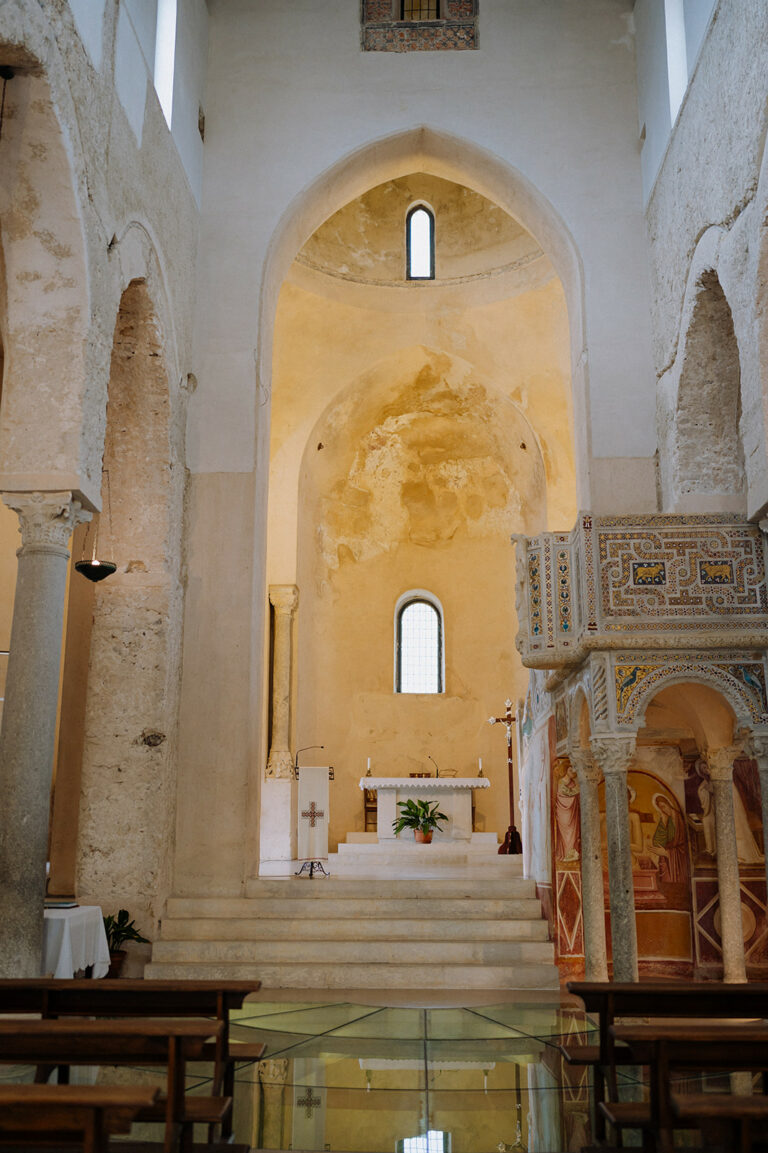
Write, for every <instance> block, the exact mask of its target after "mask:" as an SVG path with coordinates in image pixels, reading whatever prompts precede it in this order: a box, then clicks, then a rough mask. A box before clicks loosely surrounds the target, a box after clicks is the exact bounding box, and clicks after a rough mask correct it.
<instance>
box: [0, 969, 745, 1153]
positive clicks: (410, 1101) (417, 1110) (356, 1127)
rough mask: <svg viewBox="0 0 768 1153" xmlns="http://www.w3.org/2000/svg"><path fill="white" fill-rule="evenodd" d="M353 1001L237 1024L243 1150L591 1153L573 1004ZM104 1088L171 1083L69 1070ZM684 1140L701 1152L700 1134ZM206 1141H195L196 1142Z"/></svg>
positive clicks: (322, 1002)
mask: <svg viewBox="0 0 768 1153" xmlns="http://www.w3.org/2000/svg"><path fill="white" fill-rule="evenodd" d="M310 995H311V994H307V993H305V994H303V996H305V997H307V998H308V997H309V996H310ZM270 996H275V997H280V998H282V999H280V1000H270V999H269V998H270ZM358 996H360V999H361V1001H369V1000H370V1002H371V1003H356V1002H355V1001H352V1000H344V999H343V996H342V997H339V998H338V999H320V998H318V999H316V1000H312V1001H310V1000H308V999H307V1000H302V1001H299V1000H297V999H292V997H294V995H293V994H292V993H291V992H287V991H271V992H270V991H266V990H262V992H261V993H259V994H256V995H255V997H254V998H253V999H251V1000H249V1001H247V1002H246V1003H245V1004H244V1005H243V1007H242V1008H241V1009H239V1010H237V1011H235V1012H234V1013H233V1014H232V1017H231V1037H232V1041H233V1043H234V1042H236V1041H237V1040H238V1039H239V1040H241V1041H250V1042H254V1041H263V1042H264V1043H265V1044H266V1046H267V1049H266V1053H265V1056H264V1058H263V1059H262V1061H261V1062H259V1063H258V1064H256V1063H250V1064H246V1063H243V1064H240V1065H238V1072H237V1083H236V1087H235V1097H234V1129H235V1135H234V1140H235V1141H236V1142H238V1143H242V1144H247V1145H249V1146H250V1147H251V1148H252V1149H255V1150H295V1151H299V1150H301V1151H313V1153H321V1151H324V1150H329V1151H331V1153H512V1151H513V1150H529V1151H530V1153H570V1151H571V1150H580V1149H581V1147H582V1146H583V1145H589V1144H591V1119H590V1098H591V1078H590V1075H589V1073H588V1071H586V1070H584V1069H580V1068H578V1067H572V1066H569V1065H568V1064H567V1063H566V1062H565V1060H564V1059H563V1057H562V1055H561V1053H560V1051H559V1048H558V1046H559V1045H560V1044H561V1043H564V1042H566V1041H568V1042H570V1043H572V1044H578V1043H581V1044H587V1043H592V1044H594V1043H595V1041H596V1031H595V1027H594V1025H593V1023H592V1022H591V1021H590V1020H589V1019H588V1018H587V1017H586V1015H585V1013H584V1011H583V1009H581V1008H580V1007H579V1003H578V1002H576V1001H575V1000H573V999H571V998H568V997H565V998H563V999H562V1000H561V999H560V998H559V997H558V995H557V994H556V993H555V994H551V995H550V997H551V999H549V1000H547V999H545V998H546V996H547V995H546V994H543V995H536V994H531V993H528V994H509V995H507V997H506V998H505V999H504V1000H502V1001H500V1002H499V1003H495V1004H488V1005H485V1004H482V1001H481V999H480V997H479V995H478V994H477V993H475V994H467V996H466V1003H465V1004H464V1005H463V1006H462V1007H460V1008H459V1007H453V1006H448V1005H442V1004H440V1003H439V997H440V995H439V994H435V996H434V997H433V998H431V999H432V1000H433V1001H435V1002H437V1004H433V1005H431V1006H430V1007H428V1008H427V1007H420V1006H419V1005H417V1004H414V1003H409V1004H405V1005H392V1004H390V1005H386V1004H381V1003H374V996H375V995H374V994H370V995H369V994H364V995H360V994H358ZM495 996H497V997H499V996H500V997H504V994H496V995H495ZM378 997H379V999H380V1000H387V999H388V1000H390V1001H394V1000H396V999H397V998H396V997H395V996H392V997H389V998H388V997H387V995H386V994H378ZM425 999H426V998H425ZM192 1068H193V1072H192V1073H191V1074H190V1076H189V1077H188V1082H187V1092H188V1093H192V1094H194V1093H209V1092H210V1084H211V1079H210V1067H205V1066H193V1067H192ZM33 1072H34V1071H33V1070H32V1069H31V1068H28V1067H27V1068H20V1067H15V1068H14V1067H8V1066H5V1067H3V1066H0V1081H5V1082H9V1081H25V1080H31V1079H32V1076H33ZM643 1072H644V1071H643V1070H641V1069H639V1068H638V1067H637V1066H626V1067H623V1068H622V1070H621V1072H620V1073H619V1081H620V1085H619V1095H620V1096H621V1097H622V1098H625V1099H633V1098H640V1097H642V1096H643V1095H644V1091H645V1086H644V1084H643V1079H642V1073H643ZM97 1080H98V1081H101V1082H103V1083H105V1084H107V1083H108V1084H126V1083H154V1084H157V1085H158V1086H160V1087H162V1086H163V1085H164V1082H165V1071H164V1070H161V1069H158V1070H149V1069H136V1068H127V1067H126V1068H123V1067H112V1068H102V1069H73V1070H72V1081H73V1082H75V1081H79V1082H90V1083H93V1082H95V1081H97ZM676 1080H677V1079H676ZM692 1087H695V1088H699V1087H701V1086H700V1085H698V1084H697V1085H696V1086H692ZM717 1087H719V1086H717V1085H716V1084H715V1083H714V1082H713V1085H712V1088H717ZM681 1088H682V1084H681ZM723 1088H725V1086H723ZM683 1091H685V1090H684V1089H683ZM742 1091H743V1090H742ZM746 1091H747V1092H748V1091H749V1089H747V1090H746ZM678 1136H679V1137H680V1138H682V1140H681V1144H684V1145H688V1146H696V1145H698V1144H699V1139H698V1134H694V1133H692V1132H688V1133H686V1134H679V1135H678ZM131 1137H132V1138H133V1139H134V1140H152V1141H157V1140H161V1139H162V1129H160V1128H158V1127H157V1126H152V1125H134V1127H133V1130H132V1132H131ZM633 1137H635V1138H636V1140H632V1138H633ZM205 1139H206V1133H205V1131H204V1130H203V1129H202V1128H200V1131H199V1132H198V1131H197V1130H196V1132H195V1140H196V1141H205ZM625 1144H627V1145H633V1144H638V1145H639V1144H640V1134H639V1133H637V1134H633V1133H631V1132H628V1133H627V1134H625Z"/></svg>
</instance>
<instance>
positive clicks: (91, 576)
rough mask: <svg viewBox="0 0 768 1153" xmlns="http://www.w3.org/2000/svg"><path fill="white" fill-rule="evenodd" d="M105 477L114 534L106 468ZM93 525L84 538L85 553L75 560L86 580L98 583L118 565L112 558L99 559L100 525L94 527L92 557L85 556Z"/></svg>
mask: <svg viewBox="0 0 768 1153" xmlns="http://www.w3.org/2000/svg"><path fill="white" fill-rule="evenodd" d="M104 479H105V480H106V482H107V520H108V522H109V532H110V536H111V535H112V501H111V499H110V491H109V472H107V471H106V470H105V472H104ZM92 527H93V522H91V523H90V524H89V525H88V528H87V530H86V533H85V538H84V540H83V555H82V556H81V558H80V560H78V561H75V568H76V569H77V571H78V572H79V573H81V574H82V575H83V576H84V577H85V579H86V580H89V581H92V582H93V584H96V583H97V582H98V581H103V580H105V579H106V578H107V577H108V576H112V573H113V572H117V565H116V564H115V562H114V561H111V560H98V558H97V556H96V549H97V546H98V543H99V529H98V526H97V527H96V528H95V529H94V533H93V545H92V550H91V559H90V560H87V559H86V556H85V552H86V545H87V543H88V533H90V531H91V528H92Z"/></svg>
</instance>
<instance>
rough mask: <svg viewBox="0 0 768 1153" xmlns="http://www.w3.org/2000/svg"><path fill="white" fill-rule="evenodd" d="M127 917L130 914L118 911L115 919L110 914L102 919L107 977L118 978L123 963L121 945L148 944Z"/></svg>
mask: <svg viewBox="0 0 768 1153" xmlns="http://www.w3.org/2000/svg"><path fill="white" fill-rule="evenodd" d="M129 917H130V913H129V912H128V910H127V909H120V910H119V911H118V914H117V916H116V917H115V916H113V914H112V913H110V914H109V916H107V917H105V918H104V932H105V933H106V934H107V945H108V946H109V972H108V973H107V976H108V977H119V976H120V970H121V969H122V967H123V962H124V961H125V949H124V948H123V945H124V944H125V943H126V941H141V942H142V943H143V944H145V945H148V944H149V941H148V939H147V938H146V937H142V935H141V933H140V932H139V930H138V929H137V928H136V922H135V921H131V920H129Z"/></svg>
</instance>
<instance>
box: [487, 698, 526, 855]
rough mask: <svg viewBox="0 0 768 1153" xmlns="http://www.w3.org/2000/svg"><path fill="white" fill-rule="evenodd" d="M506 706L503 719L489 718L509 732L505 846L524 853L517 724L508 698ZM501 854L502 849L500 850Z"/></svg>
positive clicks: (507, 848) (509, 851) (512, 851)
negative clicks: (518, 819) (518, 810)
mask: <svg viewBox="0 0 768 1153" xmlns="http://www.w3.org/2000/svg"><path fill="white" fill-rule="evenodd" d="M504 704H505V705H506V706H507V711H506V713H504V715H503V716H501V717H489V718H488V724H489V725H505V726H506V730H507V772H508V773H509V828H508V829H507V835H506V837H505V838H504V846H502V848H504V847H505V846H508V847H506V852H507V853H511V854H513V853H522V851H523V842H522V838H521V837H520V834H519V833H518V831H517V829H516V828H515V763H514V760H513V759H512V726H513V725H514V723H515V720H516V717H514V716H513V715H512V702H511V700H510V699H509V697H507V699H506V701H505V702H504ZM499 852H501V849H500V850H499Z"/></svg>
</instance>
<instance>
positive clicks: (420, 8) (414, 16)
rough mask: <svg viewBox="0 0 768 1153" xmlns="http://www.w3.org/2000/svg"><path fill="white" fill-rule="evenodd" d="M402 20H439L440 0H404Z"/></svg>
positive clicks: (401, 6) (401, 7)
mask: <svg viewBox="0 0 768 1153" xmlns="http://www.w3.org/2000/svg"><path fill="white" fill-rule="evenodd" d="M400 19H401V20H439V19H440V0H402V3H401V5H400Z"/></svg>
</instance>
